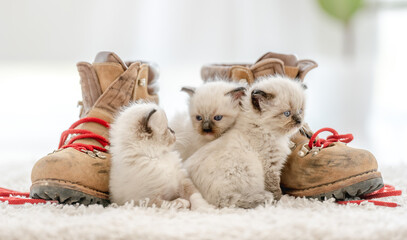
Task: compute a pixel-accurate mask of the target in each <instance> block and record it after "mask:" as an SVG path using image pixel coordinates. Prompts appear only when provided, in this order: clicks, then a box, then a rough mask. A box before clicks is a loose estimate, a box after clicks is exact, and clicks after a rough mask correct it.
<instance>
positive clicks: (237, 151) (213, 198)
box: [184, 77, 304, 208]
mask: <svg viewBox="0 0 407 240" xmlns="http://www.w3.org/2000/svg"><path fill="white" fill-rule="evenodd" d="M255 89H260V90H263V91H265V92H267V91H273V92H276V91H277V92H278V94H280V96H281V97H282V99H286V98H290V97H293V98H297V95H298V94H299V97H298V101H302V99H303V98H304V96H303V91H302V89H301V86H300V85H299V84H298V83H296V82H294V81H292V80H289V79H285V78H282V77H270V78H266V79H264V80H261V81H259V82H257V83H256V84H254V85H253V86H252V87H251V89H250V90H249V93H248V96H246V97H245V98H244V99H243V101H242V103H243V108H242V111H241V112H240V114H239V116H238V118H237V120H236V123H235V125H234V127H233V128H232V129H230V130H229V131H227V132H226V133H225V134H224V135H223V136H221V137H220V138H218V139H216V140H214V141H212V142H210V143H208V144H206V145H205V146H203V147H201V148H200V149H199V150H198V151H197V152H195V153H194V154H193V155H192V156H191V157H190V158H188V159H187V160H186V161H185V163H184V166H185V167H186V169H187V170H188V172H189V174H190V176H191V179H192V181H193V182H194V184H195V185H196V186H197V188H198V189H199V190H200V192H201V193H202V195H203V197H204V198H205V199H206V200H207V201H208V202H209V203H211V204H213V205H215V206H217V207H229V206H237V207H243V208H253V207H256V206H257V205H259V204H262V203H264V202H267V201H271V200H273V194H272V193H271V192H269V191H267V190H266V188H265V173H266V172H265V170H266V171H268V172H271V174H269V175H271V176H272V177H275V176H276V175H277V176H278V177H279V174H280V173H279V171H280V170H281V167H282V166H283V164H284V161H285V159H286V156H287V155H288V154H289V153H290V149H289V147H288V141H289V135H291V134H292V133H293V132H295V131H296V130H289V131H288V132H287V131H286V130H284V131H283V130H282V129H280V128H281V126H280V125H279V124H278V122H277V121H276V119H275V117H274V114H276V112H275V111H277V110H276V109H278V108H277V107H276V106H274V105H273V104H270V103H267V102H265V103H261V107H263V108H264V110H263V111H262V112H259V111H258V110H256V109H255V108H254V107H253V105H252V102H251V96H250V93H251V92H252V91H253V90H255ZM277 92H276V93H277ZM281 94H283V95H281ZM279 104H283V103H281V102H280V103H279ZM286 104H288V105H289V103H288V102H287V103H286ZM278 110H279V109H278ZM273 121H274V122H273ZM274 123H276V125H275V124H274ZM297 130H298V129H297ZM280 133H281V134H280ZM269 166H270V167H271V168H268V167H269ZM266 178H267V176H266ZM278 188H279V187H278Z"/></svg>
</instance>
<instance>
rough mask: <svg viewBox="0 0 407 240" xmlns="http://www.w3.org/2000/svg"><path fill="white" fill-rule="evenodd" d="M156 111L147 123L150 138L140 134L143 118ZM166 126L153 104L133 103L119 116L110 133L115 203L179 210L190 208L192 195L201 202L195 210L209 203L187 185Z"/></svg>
mask: <svg viewBox="0 0 407 240" xmlns="http://www.w3.org/2000/svg"><path fill="white" fill-rule="evenodd" d="M153 109H156V110H157V111H156V112H155V113H154V114H153V115H152V116H151V118H150V120H149V122H148V126H149V127H150V128H151V130H152V134H149V133H146V132H143V131H142V130H141V129H142V126H141V124H142V118H143V117H145V116H146V115H147V114H148V113H149V112H150V111H151V110H153ZM167 124H168V123H167V117H166V115H165V113H164V111H163V110H162V109H161V108H159V107H158V106H157V105H156V104H153V103H134V104H132V105H130V106H129V107H127V108H125V109H124V110H123V111H122V112H121V113H120V114H119V115H118V116H117V118H116V119H115V121H114V123H113V124H112V125H111V129H110V141H111V148H110V152H111V154H112V160H111V161H112V163H111V172H110V184H109V189H110V197H111V201H112V202H114V203H117V204H124V203H126V202H129V201H134V202H135V203H136V204H137V203H139V202H140V201H145V200H146V199H149V201H150V202H149V205H150V206H151V205H152V204H156V205H158V206H160V205H161V204H162V203H163V201H173V202H174V203H176V204H178V205H179V207H186V208H187V207H189V205H190V202H189V201H188V200H190V199H189V197H190V196H191V195H193V196H194V198H193V199H198V200H196V201H195V202H193V203H191V204H192V205H195V206H192V208H193V209H196V208H199V207H200V206H196V204H195V203H199V204H205V203H206V202H205V201H204V200H203V199H202V197H200V199H201V200H203V202H202V201H201V200H200V199H199V196H200V193H199V192H198V191H194V190H191V189H189V188H191V186H190V185H188V186H187V185H185V184H186V183H187V184H188V181H189V182H190V180H189V178H188V177H187V173H186V171H185V169H183V168H182V165H181V159H180V157H179V154H178V153H177V152H176V151H173V150H172V146H173V143H174V141H175V136H174V135H173V133H171V131H170V130H169V129H168V125H167ZM192 188H194V186H192ZM186 189H187V190H186ZM188 189H189V190H188ZM186 191H189V193H185V192H186ZM181 198H183V199H181ZM193 199H191V200H193Z"/></svg>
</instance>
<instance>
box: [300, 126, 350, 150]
mask: <svg viewBox="0 0 407 240" xmlns="http://www.w3.org/2000/svg"><path fill="white" fill-rule="evenodd" d="M321 132H331V133H332V134H333V135H330V136H328V137H327V138H326V139H323V138H318V139H317V136H318V134H320V133H321ZM352 140H353V135H352V134H350V133H349V134H338V132H337V131H335V129H332V128H321V129H319V130H318V131H316V132H315V133H314V134H313V135H312V137H311V139H310V140H309V143H308V147H309V148H310V149H312V148H313V147H322V148H326V147H328V146H329V145H330V144H331V143H334V142H344V143H349V142H351V141H352Z"/></svg>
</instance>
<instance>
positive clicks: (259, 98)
mask: <svg viewBox="0 0 407 240" xmlns="http://www.w3.org/2000/svg"><path fill="white" fill-rule="evenodd" d="M274 97H275V96H274V95H273V94H272V93H266V92H264V91H262V90H258V89H255V90H253V91H252V93H251V99H252V105H253V108H254V109H256V110H258V111H259V112H261V106H260V104H261V103H262V102H266V101H269V100H270V99H273V98H274Z"/></svg>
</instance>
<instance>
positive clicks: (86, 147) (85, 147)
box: [58, 117, 110, 152]
mask: <svg viewBox="0 0 407 240" xmlns="http://www.w3.org/2000/svg"><path fill="white" fill-rule="evenodd" d="M87 122H94V123H98V124H100V125H102V126H104V127H106V128H109V127H110V125H109V123H108V122H106V121H104V120H102V119H100V118H94V117H86V118H82V119H79V120H78V121H76V122H75V123H74V124H72V126H71V127H70V128H69V129H68V130H66V131H64V132H63V133H62V134H61V139H60V141H59V146H58V149H64V148H70V147H71V148H74V149H76V150H78V151H83V152H87V151H90V152H95V150H97V151H101V152H107V147H108V146H109V145H110V143H109V140H107V139H106V138H104V137H102V136H100V135H99V134H96V133H93V132H91V131H89V130H86V129H75V128H76V127H77V126H79V125H80V124H82V123H87ZM69 135H71V138H70V139H69V141H68V142H67V139H68V137H69ZM84 138H90V139H94V140H96V141H97V142H99V143H100V145H102V146H103V147H99V146H96V145H91V144H85V143H75V141H76V140H79V139H84Z"/></svg>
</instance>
